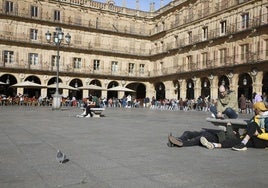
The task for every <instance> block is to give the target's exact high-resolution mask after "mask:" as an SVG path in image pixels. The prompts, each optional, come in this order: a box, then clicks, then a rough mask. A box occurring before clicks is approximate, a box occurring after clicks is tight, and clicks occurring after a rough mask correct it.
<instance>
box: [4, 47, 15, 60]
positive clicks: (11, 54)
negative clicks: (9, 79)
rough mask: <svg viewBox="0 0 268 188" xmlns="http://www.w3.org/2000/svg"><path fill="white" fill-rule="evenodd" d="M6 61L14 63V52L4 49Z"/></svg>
mask: <svg viewBox="0 0 268 188" xmlns="http://www.w3.org/2000/svg"><path fill="white" fill-rule="evenodd" d="M4 63H14V52H13V51H7V50H5V51H4Z"/></svg>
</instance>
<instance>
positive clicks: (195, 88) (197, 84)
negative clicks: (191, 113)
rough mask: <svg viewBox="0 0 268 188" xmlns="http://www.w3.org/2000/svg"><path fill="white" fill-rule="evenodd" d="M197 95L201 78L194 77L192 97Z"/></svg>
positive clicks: (198, 94) (199, 93) (199, 94)
mask: <svg viewBox="0 0 268 188" xmlns="http://www.w3.org/2000/svg"><path fill="white" fill-rule="evenodd" d="M199 96H201V79H200V78H196V80H194V99H197V98H198V97H199Z"/></svg>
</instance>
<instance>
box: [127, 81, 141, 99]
mask: <svg viewBox="0 0 268 188" xmlns="http://www.w3.org/2000/svg"><path fill="white" fill-rule="evenodd" d="M126 87H127V88H129V89H132V90H134V91H136V93H131V95H134V96H135V98H136V99H139V100H140V99H144V98H145V97H146V86H145V84H143V83H139V82H133V83H130V84H128V85H127V86H126Z"/></svg>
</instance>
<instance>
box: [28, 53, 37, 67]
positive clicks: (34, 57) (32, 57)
mask: <svg viewBox="0 0 268 188" xmlns="http://www.w3.org/2000/svg"><path fill="white" fill-rule="evenodd" d="M37 64H38V54H36V53H30V54H29V65H37Z"/></svg>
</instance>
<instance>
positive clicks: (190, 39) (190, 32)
mask: <svg viewBox="0 0 268 188" xmlns="http://www.w3.org/2000/svg"><path fill="white" fill-rule="evenodd" d="M188 39H189V40H188V42H189V44H191V43H192V40H193V33H192V31H189V32H188Z"/></svg>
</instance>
